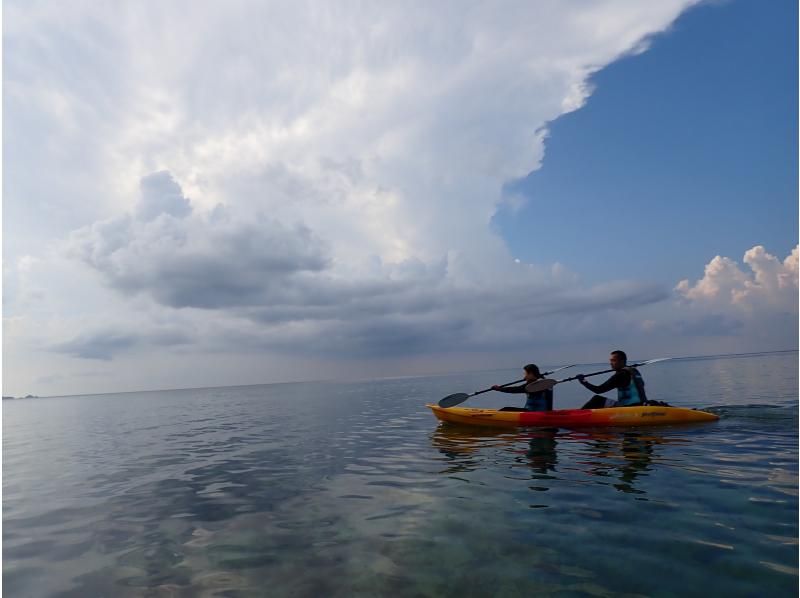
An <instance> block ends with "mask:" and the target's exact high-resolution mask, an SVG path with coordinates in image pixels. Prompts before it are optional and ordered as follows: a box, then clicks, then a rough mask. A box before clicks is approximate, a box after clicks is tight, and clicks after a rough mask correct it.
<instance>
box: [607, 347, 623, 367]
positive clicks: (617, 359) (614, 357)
mask: <svg viewBox="0 0 800 598" xmlns="http://www.w3.org/2000/svg"><path fill="white" fill-rule="evenodd" d="M608 364H609V365H610V366H611V369H613V370H621V369H622V368H624V367H625V366H626V365H627V364H628V356H627V355H625V351H611V355H609V357H608Z"/></svg>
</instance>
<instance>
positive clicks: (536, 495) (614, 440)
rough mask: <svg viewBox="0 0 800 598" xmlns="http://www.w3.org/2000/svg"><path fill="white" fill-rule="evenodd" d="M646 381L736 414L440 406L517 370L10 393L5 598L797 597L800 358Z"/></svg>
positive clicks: (695, 364)
mask: <svg viewBox="0 0 800 598" xmlns="http://www.w3.org/2000/svg"><path fill="white" fill-rule="evenodd" d="M598 369H599V368H598ZM643 374H644V375H645V378H646V381H647V385H648V391H649V394H650V396H651V398H657V399H660V400H666V401H669V402H670V403H672V404H674V405H681V406H692V407H703V408H711V410H713V411H715V412H717V413H718V414H720V415H721V420H720V421H719V422H717V423H713V424H703V425H694V426H688V427H687V426H681V427H654V428H646V429H645V428H642V429H628V430H605V431H603V430H592V431H570V430H564V429H562V430H543V429H525V430H515V431H505V430H504V431H492V430H487V429H477V428H476V429H469V428H462V427H457V426H444V425H442V426H440V425H438V424H437V422H436V420H435V419H434V418H433V416H432V415H431V413H430V412H429V411H428V410H427V409H426V408H425V407H424V403H426V402H435V401H436V400H438V399H439V398H441V397H442V396H444V395H447V394H450V393H453V392H470V391H474V390H478V389H480V388H483V387H486V386H489V385H491V384H494V383H503V382H507V381H509V380H513V379H515V378H518V377H520V376H519V375H518V372H517V371H516V370H511V371H505V372H480V373H472V374H468V375H463V376H447V377H431V378H415V379H402V380H383V381H374V382H359V383H347V384H331V383H308V384H282V385H265V386H251V387H236V388H218V389H203V390H182V391H162V392H149V393H126V394H117V395H96V396H76V397H62V398H49V399H29V400H16V401H4V402H3V589H4V591H5V592H6V593H7V595H9V596H37V597H38V596H75V597H79V596H80V597H86V596H109V597H111V596H113V597H117V596H264V595H268V596H289V595H291V596H306V595H307V596H352V595H371V596H381V595H382V596H489V595H491V596H531V595H537V596H538V595H542V596H546V595H553V596H573V595H575V596H580V595H586V596H608V595H630V596H632V595H645V596H674V595H682V596H701V595H702V596H709V595H720V596H722V595H725V596H795V595H796V590H797V585H798V570H797V563H798V504H797V495H798V479H797V472H798V409H797V407H798V397H797V354H796V353H790V354H788V355H785V354H784V355H772V356H759V357H750V358H724V359H704V360H691V361H690V360H686V361H674V362H665V363H660V364H653V365H651V366H648V368H647V369H643ZM495 394H496V393H495ZM586 398H588V397H587V393H586V392H585V391H583V390H582V389H580V388H579V387H574V386H570V385H566V384H565V385H562V386H559V387H557V392H556V406H557V407H562V408H571V407H576V406H578V405H579V404H580V403H581V402H582V401H583V400H585V399H586ZM515 399H516V400H517V401H519V399H518V398H517V397H516V396H509V395H505V396H503V397H501V396H499V395H497V396H494V397H492V396H486V395H483V396H481V397H476V398H475V399H472V400H471V401H470V403H467V405H470V404H471V405H474V406H499V405H502V404H513V401H514V400H515Z"/></svg>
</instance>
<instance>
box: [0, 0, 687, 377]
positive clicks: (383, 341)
mask: <svg viewBox="0 0 800 598" xmlns="http://www.w3.org/2000/svg"><path fill="white" fill-rule="evenodd" d="M689 4H692V2H691V1H689V0H664V1H662V2H657V3H643V2H638V1H636V0H603V1H598V2H592V3H564V2H560V1H551V2H548V1H545V2H510V3H509V2H503V3H499V4H495V3H488V2H470V3H463V2H438V3H433V4H431V3H425V2H412V3H361V2H347V1H339V2H330V3H321V2H306V3H290V2H254V1H243V0H240V1H233V2H226V3H221V2H180V1H179V2H170V3H162V2H153V1H144V2H137V3H127V4H125V5H124V8H122V9H120V7H119V6H118V5H115V4H97V3H91V2H87V3H73V4H71V5H70V7H69V9H68V10H67V9H65V7H64V6H63V4H62V3H57V2H40V3H28V2H15V1H13V0H12V1H11V2H7V3H6V4H5V5H4V37H5V39H4V43H5V50H6V62H5V64H4V85H5V87H4V101H5V110H6V116H7V118H6V119H5V122H4V124H5V125H6V136H7V137H8V138H9V139H11V140H14V152H13V153H12V152H9V157H8V164H7V170H6V172H7V187H8V189H7V191H6V194H5V195H6V197H5V202H6V205H8V206H10V207H9V212H8V214H10V215H11V217H13V218H15V219H16V220H17V221H19V222H24V221H28V222H42V219H41V218H40V217H39V216H38V215H40V214H41V213H47V214H49V215H51V218H49V219H48V220H47V223H46V225H45V224H42V225H41V226H40V227H39V228H31V229H30V230H24V229H23V228H18V229H17V228H15V229H11V232H10V235H9V237H8V239H7V241H8V247H10V248H11V249H12V251H16V249H15V248H17V247H25V248H26V251H27V252H28V253H31V254H32V255H33V257H34V258H35V259H36V260H38V261H36V263H37V264H38V265H39V267H40V268H42V269H44V268H46V267H47V264H48V260H49V258H47V257H46V256H45V255H44V254H43V253H40V254H37V253H36V251H34V250H30V249H27V248H28V247H29V245H30V244H29V242H28V241H27V240H28V239H30V238H32V237H33V236H35V235H40V236H41V237H43V238H42V239H41V240H42V241H52V240H53V239H56V238H59V239H65V238H66V239H68V241H67V242H66V244H64V243H62V244H60V245H58V247H60V248H61V247H64V246H65V245H66V248H67V250H66V254H67V255H69V256H70V257H71V258H72V259H73V260H74V259H75V258H77V260H78V261H80V262H81V263H83V264H85V265H88V266H90V268H91V270H92V271H93V272H95V273H96V274H99V276H100V280H101V281H102V282H103V283H104V286H105V287H107V288H110V289H112V290H113V293H112V294H111V295H108V294H105V293H106V291H100V290H98V291H96V292H94V291H92V290H91V289H90V288H82V289H81V293H80V304H79V305H78V304H77V303H78V300H77V299H76V300H72V299H71V297H73V296H75V295H76V293H75V292H74V291H72V292H70V291H69V290H68V287H66V286H65V287H61V288H54V287H53V285H54V284H55V281H57V280H58V276H50V277H49V278H48V276H47V275H46V274H45V273H42V274H41V276H40V278H41V279H42V280H45V279H46V280H47V282H42V281H39V283H40V284H38V286H37V285H36V284H34V282H36V281H33V280H32V275H31V274H30V273H26V274H25V277H27V278H26V280H27V282H26V284H28V286H29V287H30V288H34V287H35V288H37V289H39V290H41V291H42V292H41V293H39V295H40V296H41V297H44V299H43V301H45V302H46V303H47V306H46V307H44V306H42V307H40V308H38V309H39V312H38V313H47V314H48V318H50V319H48V321H47V325H46V326H45V325H43V320H42V319H41V318H39V317H38V316H36V314H35V313H34V311H31V310H28V308H27V307H26V305H25V304H24V303H18V304H15V303H13V302H12V303H11V304H10V305H9V307H8V309H9V311H10V315H11V317H13V318H16V319H15V320H14V321H15V325H14V333H13V334H14V337H13V343H12V344H13V346H14V347H15V348H16V347H18V346H23V345H24V344H25V342H24V340H25V339H26V338H28V339H30V338H33V336H36V338H37V339H38V340H37V342H40V344H41V345H42V346H47V345H48V343H47V340H49V341H50V342H49V346H56V347H57V348H58V349H59V350H61V351H63V352H66V353H67V354H69V355H77V356H84V357H86V356H89V357H98V358H106V357H109V356H112V354H113V353H114V352H124V351H135V350H137V349H138V348H141V347H142V346H144V345H146V344H147V343H148V342H149V343H150V344H151V345H152V346H156V347H161V348H163V347H176V346H177V347H192V348H193V350H196V351H197V352H200V353H201V352H202V350H203V348H204V347H212V346H213V349H214V350H226V349H227V348H229V347H226V346H220V344H221V343H222V344H224V343H225V342H226V339H229V341H230V346H237V345H238V346H247V347H256V348H258V347H260V348H263V349H264V350H291V351H295V352H302V350H303V348H304V347H305V348H308V347H311V348H313V350H316V351H323V350H327V351H333V352H337V354H339V353H340V354H343V355H346V354H348V352H349V353H350V354H353V355H355V354H364V353H365V352H367V353H373V354H377V353H380V351H381V350H382V348H386V347H390V348H391V350H390V349H385V350H386V351H389V352H393V353H402V351H403V350H404V347H405V350H406V351H412V352H417V351H419V350H420V348H421V347H428V348H438V349H441V350H443V351H444V350H447V348H448V347H449V346H452V344H454V343H455V344H458V345H459V346H466V347H472V348H479V347H481V346H483V347H493V346H498V345H501V344H503V343H507V342H508V338H509V335H508V330H514V331H516V332H518V335H517V336H514V337H513V338H516V339H522V338H524V337H525V334H534V333H535V334H537V335H538V336H537V338H539V339H541V342H542V343H544V342H545V340H544V339H546V338H551V339H553V338H558V339H560V338H565V337H569V336H570V334H575V331H577V330H583V331H584V332H585V333H590V331H588V332H587V326H586V325H587V320H586V318H591V317H592V316H593V315H595V316H597V315H600V316H603V317H608V318H612V319H613V317H616V316H614V314H617V313H620V312H624V311H625V310H627V309H633V308H636V307H637V306H641V305H647V304H650V303H653V302H657V301H660V300H662V299H663V298H664V297H665V296H666V292H665V290H664V289H661V288H659V287H654V286H652V285H648V284H642V283H634V282H626V281H615V282H611V283H607V284H601V285H595V286H587V285H582V284H581V283H580V282H579V281H578V280H576V277H575V276H573V275H570V274H568V273H566V272H565V271H564V270H563V268H561V267H560V266H558V265H550V264H544V265H536V266H534V265H527V264H517V263H515V262H514V260H513V259H512V258H513V256H511V255H509V253H508V251H507V248H506V246H505V244H504V243H503V241H502V239H500V238H499V237H498V236H496V234H495V233H494V232H493V231H492V230H491V228H490V227H489V221H490V219H491V216H492V214H493V213H494V210H495V208H496V206H497V204H498V202H500V201H501V200H502V197H501V188H502V186H503V183H505V182H507V181H508V180H509V179H510V178H513V177H518V176H521V175H524V174H526V173H527V172H529V171H530V170H532V169H534V168H536V167H538V165H539V163H540V161H541V158H542V156H543V151H544V145H543V141H544V138H545V136H546V126H547V123H548V122H549V121H551V120H552V119H554V118H557V117H558V116H559V115H561V114H564V113H565V112H568V111H571V110H575V109H577V108H579V107H580V106H581V105H582V103H583V102H584V101H585V100H586V98H587V97H588V94H589V93H590V91H591V90H590V88H589V86H588V84H587V80H588V77H589V75H591V73H593V72H595V71H596V70H598V69H599V68H602V67H603V66H604V65H606V64H608V63H609V62H611V61H613V60H615V59H616V58H618V57H619V56H621V55H623V54H625V53H628V52H632V51H639V50H641V49H642V48H643V46H644V44H645V42H646V39H647V37H648V36H649V35H650V34H653V33H657V32H660V31H663V30H664V29H665V28H667V27H668V26H669V25H670V23H671V22H672V21H673V20H674V19H675V18H676V17H677V16H678V14H679V13H680V12H681V11H682V10H683V9H684V8H685V7H686V6H687V5H689ZM42 172H47V173H48V176H46V177H43V176H41V173H42ZM8 173H10V175H9V174H8ZM7 229H8V227H7ZM43 245H44V243H43ZM48 255H51V256H52V255H53V254H52V253H51V254H48ZM49 263H50V267H51V270H53V269H55V267H56V266H55V265H54V264H55V261H52V260H50V261H49ZM62 266H63V264H60V263H59V265H58V267H59V268H60V271H61V272H64V271H65V268H63V267H62ZM48 285H49V288H48ZM11 286H12V287H13V286H14V285H13V284H12V285H11ZM17 296H19V297H22V294H21V293H19V294H18V293H15V292H14V290H13V288H12V291H11V297H12V298H13V297H17ZM88 305H92V306H93V309H95V312H97V313H94V314H93V316H92V317H88V316H87V314H86V309H87V308H86V306H88ZM53 318H56V319H57V322H54V321H53ZM87 322H88V325H87ZM148 326H150V327H151V328H150V329H148ZM92 327H94V329H91V328H92ZM176 327H178V328H179V330H177V329H176ZM43 330H48V331H50V332H49V334H50V335H51V336H52V338H49V339H47V338H46V337H47V335H42V334H41V331H43ZM165 330H166V332H165ZM595 330H597V329H595ZM32 331H36V332H37V334H36V335H34V334H33V332H32ZM26 334H27V336H26ZM137 335H138V336H137ZM548 335H549V336H548ZM404 338H405V339H406V340H405V341H402V339H404ZM93 339H95V340H97V339H100V341H102V342H99V343H98V344H99V345H100V346H101V347H102V349H103V350H94V349H93V348H92V347H91V346H89V345H91V344H92V342H93ZM136 339H139V340H136ZM142 339H143V340H142ZM148 339H150V340H148ZM153 339H155V340H153ZM164 339H167V340H166V341H165V340H164ZM175 339H178V340H179V341H180V342H177V341H176V342H174V343H173V342H172V341H173V340H175ZM151 341H152V342H151ZM167 341H169V342H167ZM401 341H402V342H401ZM518 342H520V343H521V342H522V341H518ZM481 343H484V344H481ZM182 350H183V349H182ZM209 350H210V349H209ZM309 350H311V349H309ZM212 361H213V360H212ZM26 363H33V360H27V362H26ZM140 365H141V366H142V367H147V363H145V362H142V363H141V364H140ZM26 367H28V366H26ZM22 369H24V368H19V371H22ZM31 371H32V370H31ZM279 373H280V372H278V374H279ZM29 375H30V376H34V374H32V373H31V374H29Z"/></svg>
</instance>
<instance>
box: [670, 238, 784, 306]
mask: <svg viewBox="0 0 800 598" xmlns="http://www.w3.org/2000/svg"><path fill="white" fill-rule="evenodd" d="M743 262H744V263H745V264H746V265H747V266H748V267H749V271H747V270H743V269H742V268H741V267H740V266H739V264H737V263H736V262H735V261H733V260H732V259H730V258H727V257H722V256H719V255H718V256H716V257H714V259H712V260H711V261H710V262H709V263H708V264H706V267H705V271H704V274H703V278H701V279H700V280H698V281H697V282H695V283H694V284H691V283H690V282H689V280H688V279H684V280H682V281H680V282H679V283H678V285H677V286H676V288H675V290H676V291H677V292H678V293H679V295H680V296H681V297H682V298H683V299H684V300H686V301H687V302H689V303H692V304H696V305H702V306H705V307H707V308H716V309H721V310H726V311H728V310H735V311H752V310H754V309H759V310H785V311H789V312H792V311H795V312H796V311H797V291H798V282H797V281H798V273H797V265H798V247H795V248H794V249H792V252H791V253H790V254H789V255H788V256H786V258H784V259H783V261H781V260H779V259H778V258H777V257H776V256H774V255H771V254H770V253H768V252H767V251H766V249H765V248H764V247H763V246H762V245H756V246H755V247H752V248H751V249H748V250H747V251H746V252H745V254H744V258H743Z"/></svg>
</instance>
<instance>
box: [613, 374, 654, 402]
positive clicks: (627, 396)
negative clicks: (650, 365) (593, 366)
mask: <svg viewBox="0 0 800 598" xmlns="http://www.w3.org/2000/svg"><path fill="white" fill-rule="evenodd" d="M622 369H623V370H625V371H626V372H628V373H629V374H630V375H631V381H630V384H628V386H627V387H626V388H618V389H617V405H619V406H620V407H628V406H630V405H643V404H644V403H645V402H646V401H647V395H646V394H645V392H644V379H643V378H642V375H641V374H640V373H639V370H637V369H636V368H633V367H624V368H622Z"/></svg>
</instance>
